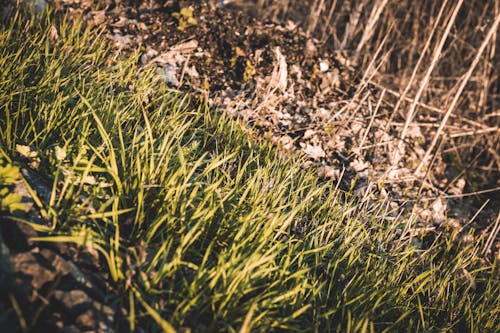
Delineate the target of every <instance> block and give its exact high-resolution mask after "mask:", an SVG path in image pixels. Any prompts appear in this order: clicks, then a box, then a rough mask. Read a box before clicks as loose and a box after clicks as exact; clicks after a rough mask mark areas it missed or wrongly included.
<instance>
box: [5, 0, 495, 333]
mask: <svg viewBox="0 0 500 333" xmlns="http://www.w3.org/2000/svg"><path fill="white" fill-rule="evenodd" d="M50 5H51V6H54V7H56V8H57V9H58V10H61V11H66V12H68V13H69V15H80V14H83V15H84V18H85V20H86V22H87V24H89V25H93V26H96V27H99V28H102V29H104V30H103V35H102V36H103V37H106V38H108V39H109V40H110V41H111V42H112V44H113V46H114V47H115V48H116V49H117V50H121V52H122V54H123V55H124V56H126V55H128V54H130V53H135V52H139V54H140V61H139V63H138V64H137V65H138V66H140V67H148V66H153V67H154V68H156V70H157V72H158V75H159V77H160V78H161V79H162V80H165V81H166V82H167V83H168V84H169V85H170V86H171V87H172V88H174V89H179V90H182V91H195V92H198V93H200V94H203V95H205V96H206V98H207V99H208V101H209V102H210V103H211V104H212V105H214V106H217V107H218V108H220V110H221V112H228V113H229V114H231V115H233V116H234V117H236V118H239V119H241V120H242V121H243V122H244V123H246V124H248V126H253V127H255V128H257V129H258V131H259V132H260V134H262V136H263V137H265V138H267V139H269V140H271V141H272V142H274V143H275V144H276V145H277V146H278V147H279V148H280V149H281V151H282V152H283V153H298V154H302V155H303V156H304V157H305V163H304V168H313V169H314V170H316V171H317V173H318V175H319V176H320V177H321V178H322V179H323V180H324V181H325V182H331V183H332V185H336V184H339V186H340V187H341V188H342V189H344V190H352V191H353V192H354V193H355V194H356V195H357V196H358V197H359V198H360V200H362V201H378V200H385V201H386V202H387V204H388V207H389V210H390V211H392V212H389V215H391V214H392V215H393V216H396V215H400V214H401V215H407V216H409V215H410V214H413V216H416V226H415V229H414V234H415V235H417V236H423V235H433V237H434V236H436V235H438V234H440V233H442V232H450V231H451V230H458V231H460V235H461V236H460V237H459V239H458V240H457V241H460V242H472V241H474V238H473V237H472V236H471V233H470V232H472V231H473V230H474V231H475V233H476V234H477V233H481V232H486V230H487V228H488V227H489V226H491V225H492V224H493V223H494V222H495V220H496V218H497V214H498V209H497V208H495V207H498V206H499V205H500V201H499V199H498V198H497V197H496V196H495V193H496V194H498V192H488V191H486V193H485V194H484V195H481V196H477V195H466V193H467V190H468V189H467V188H466V187H465V185H464V182H463V181H462V180H461V179H460V175H458V179H456V178H457V173H453V172H451V170H452V169H453V166H452V165H451V162H450V161H445V160H440V161H437V164H436V165H434V168H433V171H432V174H430V175H429V174H428V175H427V177H426V178H425V179H426V181H424V182H422V181H421V179H422V177H421V175H418V174H415V172H414V169H415V165H418V163H419V161H420V160H421V159H422V157H423V155H424V153H425V149H424V142H425V139H426V138H428V137H429V135H430V133H431V131H432V127H426V126H419V125H413V124H412V125H410V126H409V128H408V131H407V135H406V138H405V140H400V139H399V138H400V137H401V136H400V134H401V128H402V126H403V124H404V118H403V116H402V115H401V114H394V113H393V106H392V105H391V104H390V103H388V102H386V99H385V98H384V97H385V96H386V95H387V94H390V92H388V91H386V90H383V89H377V87H374V86H366V85H360V82H361V77H362V75H363V73H362V72H361V71H360V70H359V68H358V66H357V64H356V61H355V60H354V59H351V58H350V57H349V55H348V54H346V53H345V52H340V51H337V50H335V49H332V48H331V47H330V44H329V43H328V42H324V43H321V42H320V41H318V40H317V39H315V38H314V37H313V36H311V35H309V34H307V32H306V31H304V30H303V29H302V28H301V27H300V26H301V25H300V20H301V19H303V17H302V14H301V13H303V12H304V11H305V10H307V9H306V8H303V7H300V6H298V5H296V7H292V8H290V9H289V12H290V13H289V15H288V18H289V19H288V20H281V19H280V13H279V10H278V9H276V8H273V7H272V6H271V7H269V8H266V9H264V10H263V11H256V7H255V5H254V4H252V3H249V2H241V1H234V2H232V3H229V4H227V5H224V1H215V0H214V1H194V0H187V1H177V0H169V1H161V2H160V1H157V2H156V1H138V0H121V1H119V0H115V1H112V0H107V1H99V2H98V1H93V0H54V1H50ZM290 18H291V19H290ZM457 126H458V125H457ZM499 185H500V183H499V181H498V179H497V180H496V183H494V182H493V183H492V184H491V186H490V188H495V187H498V186H499ZM485 200H490V201H491V202H492V203H493V204H490V205H489V207H490V208H487V209H482V210H481V209H479V207H480V206H481V204H482V203H484V202H485ZM477 212H479V213H478V214H476V213H477ZM0 225H1V228H2V229H1V233H0V236H3V240H2V239H1V238H0V247H1V252H0V254H1V255H0V260H9V261H11V262H12V269H13V272H6V271H0V284H2V285H8V286H9V288H12V290H15V294H16V296H17V300H18V301H19V303H20V304H18V309H19V308H20V309H23V311H24V313H23V317H24V318H25V321H26V322H25V323H24V324H25V325H26V326H27V327H28V328H31V330H33V331H40V332H45V331H46V332H63V331H64V332H80V331H98V332H105V331H108V330H109V327H112V326H114V325H115V324H116V323H117V322H118V323H119V322H120V321H122V320H123V318H122V315H123V313H124V310H123V309H122V308H121V307H120V304H116V306H115V307H113V308H111V307H109V306H106V305H103V304H104V303H109V297H113V296H112V295H113V291H112V290H111V291H110V290H109V287H108V286H106V285H104V284H103V283H102V281H103V280H104V281H105V278H106V276H104V275H103V274H104V273H101V267H100V266H99V261H98V260H96V259H95V258H93V257H92V255H91V254H88V253H81V252H79V251H78V250H77V249H75V248H72V247H70V246H65V245H61V244H59V245H50V246H44V247H41V246H40V245H39V244H36V243H33V242H30V241H29V238H30V237H31V236H33V235H36V232H35V231H34V230H32V229H30V228H29V227H27V226H26V225H23V224H21V223H9V224H3V223H0ZM417 242H418V241H417ZM417 245H418V244H417ZM420 246H422V247H425V244H424V243H421V244H420ZM499 251H500V239H499V236H498V235H497V236H496V241H495V242H494V243H493V245H492V248H491V252H490V253H489V254H488V256H487V258H485V260H491V259H492V258H493V256H495V255H498V253H499ZM2 267H4V266H3V265H2ZM5 297H6V295H0V299H5ZM13 311H14V312H15V311H16V306H10V305H9V304H7V303H5V302H0V323H3V324H5V325H8V326H5V327H20V325H21V324H20V323H18V322H11V320H12V318H18V316H15V315H13ZM9 318H10V319H9ZM16 320H17V319H16ZM97 322H99V323H100V326H96V324H95V323H97ZM68 325H70V326H69V328H66V329H64V330H63V329H62V328H63V327H68ZM21 326H22V325H21ZM123 329H124V331H126V327H125V326H124V328H123Z"/></svg>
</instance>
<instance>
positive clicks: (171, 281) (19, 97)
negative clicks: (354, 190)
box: [0, 12, 500, 332]
mask: <svg viewBox="0 0 500 333" xmlns="http://www.w3.org/2000/svg"><path fill="white" fill-rule="evenodd" d="M16 15H17V16H16V17H15V18H13V19H12V20H11V21H10V23H8V25H7V26H6V27H3V28H2V30H1V32H0V110H1V111H0V112H2V114H3V116H2V117H1V118H0V144H1V149H2V150H4V151H5V152H6V153H7V154H8V155H9V157H10V158H11V159H12V160H13V161H18V163H19V164H22V165H25V164H26V163H29V162H32V163H31V164H30V165H31V166H32V167H33V168H34V169H35V170H36V172H38V173H39V174H40V175H43V176H44V177H46V178H47V179H48V180H50V181H51V183H52V184H53V187H52V192H51V193H52V195H51V197H50V199H48V200H41V201H40V207H39V209H40V210H41V211H43V212H45V213H44V217H45V220H46V222H47V224H46V225H44V226H39V227H38V229H39V230H40V231H41V232H43V233H42V236H41V237H40V238H39V240H40V241H51V242H70V243H74V244H78V245H79V246H81V247H83V248H84V249H87V250H90V251H91V250H97V251H98V253H99V255H100V258H101V260H102V261H103V263H105V267H106V269H107V272H108V273H109V276H110V278H109V281H107V282H108V285H109V288H110V290H113V292H114V293H115V295H116V296H117V297H118V299H119V300H120V301H121V302H123V303H125V304H127V307H128V309H129V314H128V318H129V326H130V328H131V329H134V328H137V327H142V328H143V329H145V330H146V331H148V332H154V331H162V330H163V331H167V332H168V331H173V330H174V329H178V328H181V327H184V328H190V329H191V330H192V331H193V332H204V331H212V332H214V331H228V332H235V331H240V330H241V331H242V332H245V331H246V332H249V331H251V330H254V331H280V330H282V331H316V332H328V331H343V332H358V331H360V332H364V331H384V330H386V331H409V332H416V331H434V330H444V331H478V332H484V331H494V330H495V327H497V326H496V325H498V315H499V313H498V311H499V310H498V309H500V301H499V299H500V297H499V296H500V293H499V291H500V284H499V281H498V278H497V274H498V269H497V268H496V267H489V266H481V265H479V262H478V258H477V257H476V256H475V254H476V253H477V249H478V248H480V245H481V244H476V247H473V246H471V245H465V244H464V245H460V246H458V243H457V241H455V240H453V239H452V237H453V235H451V236H446V237H445V236H442V237H440V238H438V239H437V240H435V241H434V242H433V243H431V244H424V246H423V248H419V247H416V246H414V244H415V243H414V242H413V241H412V237H411V228H408V227H407V225H408V223H411V221H406V220H402V219H397V218H393V217H391V216H392V215H391V214H390V212H389V211H388V208H387V207H386V205H384V203H380V204H379V205H362V204H360V203H358V202H357V201H356V200H355V199H354V198H351V197H350V196H349V194H345V193H344V194H341V193H339V192H338V191H337V190H336V188H335V184H325V183H321V182H319V181H318V179H317V178H316V177H315V176H314V175H313V174H311V173H307V172H304V171H303V170H301V168H300V162H301V161H300V160H299V159H297V158H295V157H283V156H281V155H279V154H278V153H277V152H276V151H275V149H274V148H272V147H271V146H270V145H269V144H266V143H265V142H261V141H259V140H257V139H255V138H254V137H252V136H251V135H249V133H248V131H245V130H244V129H243V127H242V126H241V125H240V124H239V123H237V122H235V121H233V120H231V119H229V118H228V117H226V116H224V115H221V114H218V113H216V112H215V111H214V110H211V109H210V108H208V107H207V106H206V105H205V103H204V101H203V99H202V98H201V97H199V96H196V95H190V94H181V93H179V92H176V91H172V90H169V89H167V88H166V87H165V86H164V84H163V83H161V82H160V81H158V80H157V79H156V77H155V74H154V72H153V71H150V70H142V71H141V70H139V69H138V68H137V66H136V64H137V58H136V57H132V58H131V59H126V60H112V59H114V58H113V57H110V56H113V55H112V54H111V52H110V51H108V49H107V48H106V45H105V43H104V42H103V38H98V37H97V32H96V31H89V30H86V29H84V28H82V25H81V23H80V22H76V23H74V24H70V23H69V22H68V21H67V20H65V19H61V18H59V17H57V16H55V15H53V14H49V15H43V16H41V17H39V18H38V19H34V17H32V16H29V14H24V13H20V12H19V13H17V14H16ZM54 28H55V29H57V32H58V38H55V35H54V33H52V35H51V33H50V31H51V29H52V31H54ZM51 36H52V37H51ZM19 146H23V147H25V146H29V147H30V149H31V150H32V151H34V152H36V154H37V156H36V158H34V157H30V159H31V160H29V159H27V158H25V157H23V156H21V155H20V154H19V153H18V151H19V149H17V150H16V147H17V148H19ZM33 159H37V160H36V161H34V160H33ZM424 243H425V242H424Z"/></svg>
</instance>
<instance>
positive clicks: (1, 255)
mask: <svg viewBox="0 0 500 333" xmlns="http://www.w3.org/2000/svg"><path fill="white" fill-rule="evenodd" d="M22 177H23V178H24V179H25V181H27V182H28V183H30V184H32V185H34V189H35V191H37V193H38V194H41V197H42V199H47V198H43V193H50V187H45V186H44V182H43V180H41V179H37V177H38V176H37V175H36V174H35V173H33V172H32V171H29V170H28V169H23V176H22ZM25 181H23V180H21V181H18V183H17V185H16V192H17V193H20V194H22V195H23V202H24V206H25V208H26V215H27V216H28V219H14V220H13V219H12V218H9V217H5V216H1V215H0V286H2V288H0V327H3V328H5V329H7V330H8V331H9V332H21V331H25V332H65V333H69V332H102V333H104V332H111V331H117V330H118V331H127V326H126V325H127V320H126V313H127V311H126V307H125V306H123V303H122V300H120V298H118V297H116V296H113V295H114V294H116V293H114V291H113V290H112V288H111V287H110V286H108V285H107V284H106V283H105V281H107V280H108V279H109V277H108V276H107V273H106V270H105V268H104V267H105V264H104V263H103V262H102V260H100V258H99V257H98V255H97V252H96V251H95V250H93V249H82V248H80V247H77V246H74V245H72V244H67V243H60V242H56V243H47V242H37V241H36V239H35V238H36V237H37V236H38V235H39V233H38V232H37V231H36V230H35V229H34V228H33V227H32V225H30V222H31V223H33V224H35V225H36V224H37V225H45V226H46V223H44V221H43V219H42V218H41V216H40V214H39V212H38V210H37V209H36V208H35V207H36V205H35V204H34V202H33V200H32V199H31V197H30V196H29V192H28V189H27V187H26V185H25ZM47 200H48V199H47ZM26 222H28V223H26Z"/></svg>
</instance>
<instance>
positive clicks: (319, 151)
mask: <svg viewBox="0 0 500 333" xmlns="http://www.w3.org/2000/svg"><path fill="white" fill-rule="evenodd" d="M303 151H304V153H306V154H307V155H309V156H310V157H311V158H313V159H319V158H321V157H325V156H326V153H325V151H324V150H323V148H321V146H312V145H310V144H306V146H305V148H303Z"/></svg>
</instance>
